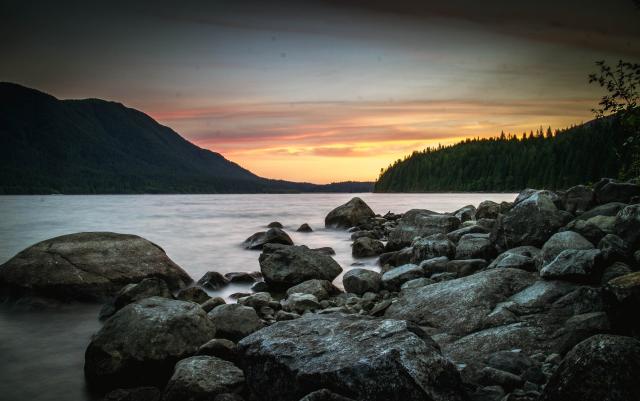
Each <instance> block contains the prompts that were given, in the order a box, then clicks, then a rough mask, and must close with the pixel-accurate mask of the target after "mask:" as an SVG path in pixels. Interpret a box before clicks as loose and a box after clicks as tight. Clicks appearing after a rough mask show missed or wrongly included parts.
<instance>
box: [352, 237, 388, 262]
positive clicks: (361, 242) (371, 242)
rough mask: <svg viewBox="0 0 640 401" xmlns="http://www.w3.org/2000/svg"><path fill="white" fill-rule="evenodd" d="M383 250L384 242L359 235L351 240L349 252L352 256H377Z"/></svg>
mask: <svg viewBox="0 0 640 401" xmlns="http://www.w3.org/2000/svg"><path fill="white" fill-rule="evenodd" d="M382 252H384V244H383V243H382V242H380V241H378V240H377V239H372V238H369V237H360V238H358V239H356V240H355V241H354V242H353V247H352V248H351V254H352V255H353V257H354V258H366V257H371V256H377V255H380V254H381V253H382Z"/></svg>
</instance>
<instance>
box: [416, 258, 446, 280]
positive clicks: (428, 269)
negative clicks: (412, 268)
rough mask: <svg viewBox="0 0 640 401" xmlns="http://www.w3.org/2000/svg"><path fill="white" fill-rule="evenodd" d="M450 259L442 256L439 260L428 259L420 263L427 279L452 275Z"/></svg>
mask: <svg viewBox="0 0 640 401" xmlns="http://www.w3.org/2000/svg"><path fill="white" fill-rule="evenodd" d="M448 263H449V258H448V257H446V256H440V257H438V258H433V259H427V260H423V261H422V262H420V264H419V266H420V268H421V269H422V271H423V272H424V275H425V276H426V277H431V276H432V275H434V274H439V273H450V272H449V271H448V270H447V269H448Z"/></svg>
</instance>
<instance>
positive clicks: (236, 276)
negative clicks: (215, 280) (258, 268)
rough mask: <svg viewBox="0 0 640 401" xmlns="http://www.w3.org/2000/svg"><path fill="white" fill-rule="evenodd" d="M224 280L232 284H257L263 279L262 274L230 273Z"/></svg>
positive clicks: (225, 275)
mask: <svg viewBox="0 0 640 401" xmlns="http://www.w3.org/2000/svg"><path fill="white" fill-rule="evenodd" d="M224 278H226V279H227V281H229V282H230V283H248V284H251V283H255V282H256V281H258V280H260V279H262V273H260V272H230V273H225V274H224Z"/></svg>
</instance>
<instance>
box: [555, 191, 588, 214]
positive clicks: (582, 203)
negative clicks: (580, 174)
mask: <svg viewBox="0 0 640 401" xmlns="http://www.w3.org/2000/svg"><path fill="white" fill-rule="evenodd" d="M562 202H563V204H564V210H566V211H567V212H569V213H573V214H578V215H579V214H582V213H584V212H586V211H587V210H589V209H591V208H592V207H593V205H594V204H595V194H594V192H593V189H591V188H589V187H587V186H584V185H576V186H575V187H571V188H569V189H567V192H565V193H564V195H563V197H562Z"/></svg>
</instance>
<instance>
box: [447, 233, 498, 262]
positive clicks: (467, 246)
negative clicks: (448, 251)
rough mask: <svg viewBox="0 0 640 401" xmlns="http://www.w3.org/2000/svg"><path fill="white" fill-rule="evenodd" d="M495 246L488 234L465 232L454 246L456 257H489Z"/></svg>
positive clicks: (493, 253)
mask: <svg viewBox="0 0 640 401" xmlns="http://www.w3.org/2000/svg"><path fill="white" fill-rule="evenodd" d="M495 254H496V248H495V247H494V246H493V243H491V240H490V239H489V234H466V235H463V236H462V238H460V241H459V242H458V245H457V246H456V253H455V258H456V259H491V258H493V257H494V256H495Z"/></svg>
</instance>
